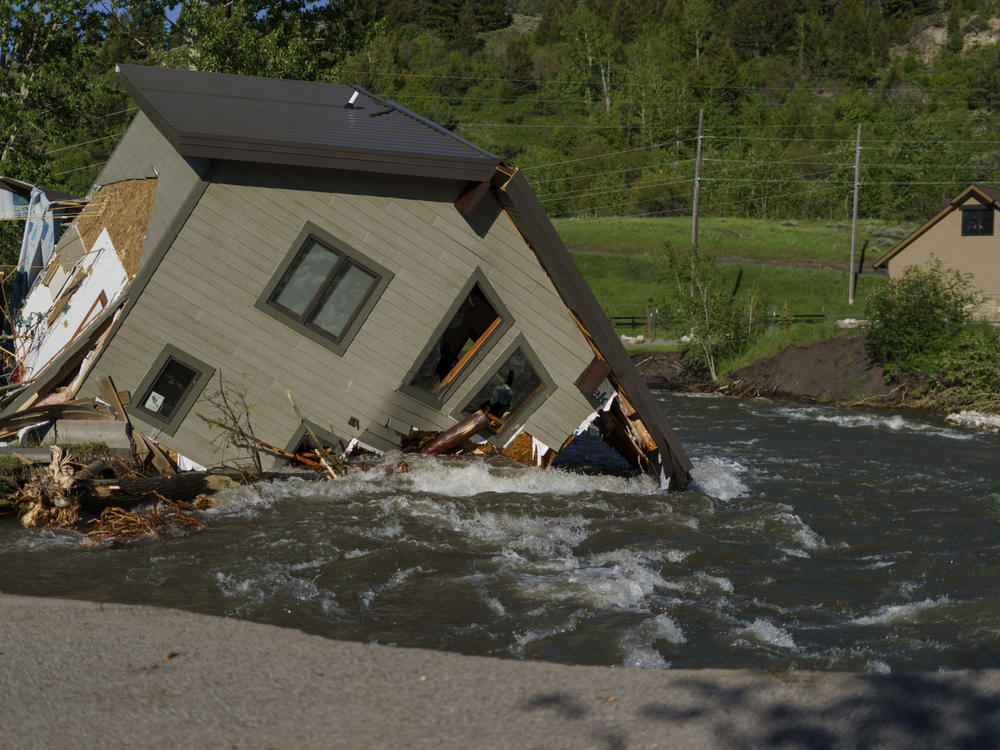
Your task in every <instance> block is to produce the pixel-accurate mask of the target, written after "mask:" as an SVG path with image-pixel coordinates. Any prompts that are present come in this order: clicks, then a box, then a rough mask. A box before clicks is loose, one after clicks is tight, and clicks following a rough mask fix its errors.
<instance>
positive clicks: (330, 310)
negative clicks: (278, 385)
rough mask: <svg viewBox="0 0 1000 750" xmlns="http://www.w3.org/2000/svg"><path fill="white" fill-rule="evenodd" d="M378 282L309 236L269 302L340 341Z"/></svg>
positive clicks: (373, 275) (344, 256) (358, 266)
mask: <svg viewBox="0 0 1000 750" xmlns="http://www.w3.org/2000/svg"><path fill="white" fill-rule="evenodd" d="M378 282H379V276H378V275H377V274H375V273H373V272H371V271H369V270H368V269H367V268H365V267H364V266H362V265H361V264H359V263H358V262H357V261H355V260H354V259H352V258H349V257H348V256H347V255H346V254H344V253H339V252H337V251H336V250H334V249H333V248H331V247H328V246H327V245H325V244H323V243H322V242H319V241H318V240H317V239H315V238H314V237H310V238H309V240H308V241H307V242H306V244H305V246H304V247H303V248H302V250H301V251H300V252H299V253H298V255H297V256H296V257H295V260H294V261H292V264H291V265H290V266H289V268H288V270H287V271H286V272H285V274H284V276H282V278H281V281H279V282H278V285H277V287H275V289H274V292H273V293H272V294H271V297H270V300H269V303H270V304H271V305H273V306H274V307H275V308H277V309H278V310H280V311H281V312H283V313H285V314H286V315H288V316H290V317H291V318H293V319H295V320H296V321H297V322H299V323H301V324H302V325H304V326H307V327H308V328H310V329H312V330H314V331H316V332H318V333H320V334H321V335H324V336H327V337H329V338H330V339H332V340H333V341H335V342H340V341H341V340H342V338H343V335H344V332H345V331H346V330H347V329H348V328H349V327H350V325H351V323H353V322H354V320H355V318H356V317H357V316H358V313H359V312H360V311H361V309H362V308H363V307H364V304H365V302H366V301H367V300H368V298H369V297H370V296H371V294H372V291H373V290H374V289H375V286H376V285H377V284H378Z"/></svg>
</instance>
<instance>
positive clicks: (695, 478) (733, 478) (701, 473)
mask: <svg viewBox="0 0 1000 750" xmlns="http://www.w3.org/2000/svg"><path fill="white" fill-rule="evenodd" d="M746 471H747V467H746V466H744V465H743V464H741V463H739V462H737V461H730V460H727V459H724V458H719V457H716V456H709V457H707V458H701V459H697V460H695V461H694V468H693V469H691V484H692V487H693V489H695V490H697V491H699V492H702V493H703V494H705V495H708V496H709V497H714V498H715V499H716V500H722V501H723V502H725V501H728V500H735V499H736V498H738V497H742V496H744V495H746V494H747V493H748V492H749V491H750V488H749V487H747V485H746V484H744V483H743V482H742V481H741V480H740V475H741V474H744V473H745V472H746Z"/></svg>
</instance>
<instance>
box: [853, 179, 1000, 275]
mask: <svg viewBox="0 0 1000 750" xmlns="http://www.w3.org/2000/svg"><path fill="white" fill-rule="evenodd" d="M972 195H976V196H977V197H978V198H979V199H980V201H981V202H983V203H984V204H985V205H988V206H993V207H994V208H1000V203H998V202H997V201H995V200H993V199H992V198H990V197H989V196H988V195H986V194H985V193H984V192H983V191H982V190H980V189H979V188H978V187H977V186H976V185H969V187H967V188H965V190H963V191H962V192H961V193H959V194H958V195H956V196H955V197H954V198H952V199H951V201H950V202H949V203H948V205H947V206H945V207H944V208H942V209H941V210H940V211H938V212H937V213H936V214H934V216H932V217H931V218H930V219H928V220H927V221H925V222H924V223H923V224H921V225H920V226H919V227H917V228H916V229H914V230H913V231H912V232H910V234H909V235H908V236H907V237H905V238H904V239H903V240H902V241H900V243H899V244H898V245H896V247H894V248H893V249H892V250H890V251H889V252H888V253H886V254H885V255H883V256H882V257H881V258H879V259H878V260H877V261H875V262H874V263H872V268H884V267H885V266H886V264H887V263H888V262H889V261H890V260H892V259H893V258H895V257H896V256H897V255H899V254H900V253H901V252H903V251H904V250H905V249H906V248H908V247H909V246H910V245H912V244H913V243H914V242H915V241H916V240H917V239H919V238H920V237H922V236H923V235H924V234H926V233H927V231H928V230H929V229H931V228H932V227H933V226H934V225H935V224H937V223H938V222H939V221H941V219H943V218H944V217H945V216H947V215H948V214H950V213H952V212H953V211H956V210H957V209H958V208H959V206H961V205H962V204H963V203H965V202H966V201H967V200H968V199H969V198H970V197H971V196H972Z"/></svg>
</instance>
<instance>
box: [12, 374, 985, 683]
mask: <svg viewBox="0 0 1000 750" xmlns="http://www.w3.org/2000/svg"><path fill="white" fill-rule="evenodd" d="M658 397H659V399H660V401H661V403H662V404H663V406H664V409H665V410H666V413H667V414H668V415H669V416H670V418H671V421H672V423H673V425H674V427H675V429H676V431H677V433H678V435H679V437H680V439H681V441H682V442H683V444H684V445H685V447H686V448H687V450H688V452H689V454H690V455H691V457H692V460H693V461H694V464H695V469H694V472H693V477H694V481H693V483H692V487H691V488H690V489H689V490H687V491H685V492H681V493H672V494H667V493H663V492H660V491H659V489H658V488H657V486H656V485H655V483H654V482H652V481H651V480H649V479H647V478H644V477H642V478H623V477H616V476H606V475H587V474H579V473H572V472H569V471H565V470H550V471H541V470H536V469H527V468H523V467H519V466H514V467H512V466H510V465H509V464H506V463H491V462H479V461H466V460H461V459H458V460H456V459H442V458H427V459H422V460H421V459H419V458H418V459H412V458H411V457H407V461H408V462H409V463H410V466H411V471H410V473H409V474H401V475H388V476H386V475H383V474H381V473H379V472H371V473H368V474H358V475H352V476H350V477H348V478H346V479H344V480H342V481H337V482H305V481H301V480H297V479H291V480H288V481H283V482H276V483H270V484H265V485H263V486H260V487H258V488H239V489H236V490H230V491H227V492H225V493H222V494H221V495H220V496H219V498H218V500H217V503H216V506H215V507H214V508H212V509H210V510H207V511H203V512H202V513H201V517H202V520H203V521H205V522H206V523H207V528H206V529H205V530H202V531H199V532H197V533H194V534H191V535H189V536H178V537H175V538H169V539H165V540H158V541H149V542H141V543H138V544H134V545H130V546H123V547H111V548H93V547H88V546H85V545H84V544H83V543H82V541H81V537H80V535H79V534H77V533H75V532H68V531H46V532H28V531H24V530H22V529H21V528H20V526H18V525H17V524H16V523H3V524H0V589H2V590H3V591H6V592H9V593H19V594H30V595H44V596H60V597H72V598H78V599H92V600H104V601H116V602H125V603H144V604H153V605H156V606H162V607H176V608H180V609H186V610H190V611H194V612H201V613H207V614H215V615H225V616H230V617H238V618H245V619H249V620H254V621H258V622H266V623H271V624H275V625H282V626H286V627H293V628H299V629H302V630H304V631H307V632H310V633H316V634H319V635H323V636H327V637H330V638H340V639H350V640H357V641H363V642H372V643H383V644H395V645H399V646H420V647H426V648H434V649H442V650H447V651H456V652H461V653H467V654H482V655H493V656H500V657H512V658H524V659H541V660H548V661H556V662H563V663H576V664H603V665H624V666H631V667H645V668H667V667H674V668H682V667H684V668H698V667H719V668H739V667H750V668H768V667H778V668H790V669H820V670H848V671H867V672H890V671H891V672H897V671H914V670H938V669H961V668H970V667H1000V594H998V587H997V580H996V576H997V573H998V566H997V559H998V552H1000V465H998V464H1000V436H997V435H993V434H987V433H978V432H971V431H967V430H964V429H959V428H955V427H952V426H949V425H947V424H946V423H945V422H944V420H943V419H942V418H940V417H938V416H936V415H930V414H924V413H918V412H899V411H884V410H867V409H857V408H855V409H843V408H837V407H830V406H813V405H801V404H794V403H789V402H782V401H772V400H767V399H752V400H749V399H748V400H737V399H727V398H723V397H718V396H702V395H679V394H668V393H661V394H658ZM602 447H603V446H602V445H601V444H600V443H599V442H598V441H597V439H596V438H594V439H593V440H591V441H589V444H588V440H587V439H586V438H580V439H579V441H578V445H577V448H578V452H579V451H583V452H585V453H586V452H589V451H593V453H594V457H597V456H598V455H599V453H600V449H601V448H602ZM394 458H395V459H396V460H398V458H399V457H398V456H397V457H394ZM389 459H390V460H393V457H389Z"/></svg>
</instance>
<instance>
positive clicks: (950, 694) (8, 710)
mask: <svg viewBox="0 0 1000 750" xmlns="http://www.w3.org/2000/svg"><path fill="white" fill-rule="evenodd" d="M0 747H4V748H62V747H65V748H70V747H72V748H90V747H114V748H132V747H137V748H138V747H142V748H147V747H163V748H177V747H184V748H203V747H204V748H230V747H237V748H287V749H291V748H397V747H399V748H463V749H464V748H545V749H549V748H553V749H555V748H566V749H567V750H569V749H573V750H576V749H577V748H595V749H598V750H624V749H625V748H679V749H683V750H687V749H688V748H801V749H808V750H826V749H827V748H831V749H832V748H874V747H892V748H896V747H898V748H906V749H907V750H912V749H913V748H1000V672H997V671H969V672H946V673H934V674H910V675H854V674H844V673H816V672H784V671H780V672H779V671H766V672H751V671H729V670H637V669H621V668H604V667H573V666H562V665H557V664H546V663H541V662H523V661H513V660H504V659H487V658H480V657H470V656H460V655H456V654H447V653H439V652H435V651H424V650H418V649H396V648H389V647H383V646H370V645H365V644H360V643H345V642H341V641H332V640H327V639H324V638H321V637H318V636H312V635H306V634H304V633H301V632H299V631H296V630H287V629H283V628H277V627H273V626H269V625H257V624H253V623H249V622H243V621H239V620H232V619H227V618H218V617H208V616H204V615H195V614H190V613H186V612H180V611H177V610H165V609H155V608H152V607H137V606H126V605H119V604H100V603H94V602H78V601H69V600H58V599H36V598H31V597H22V596H8V595H0Z"/></svg>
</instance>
